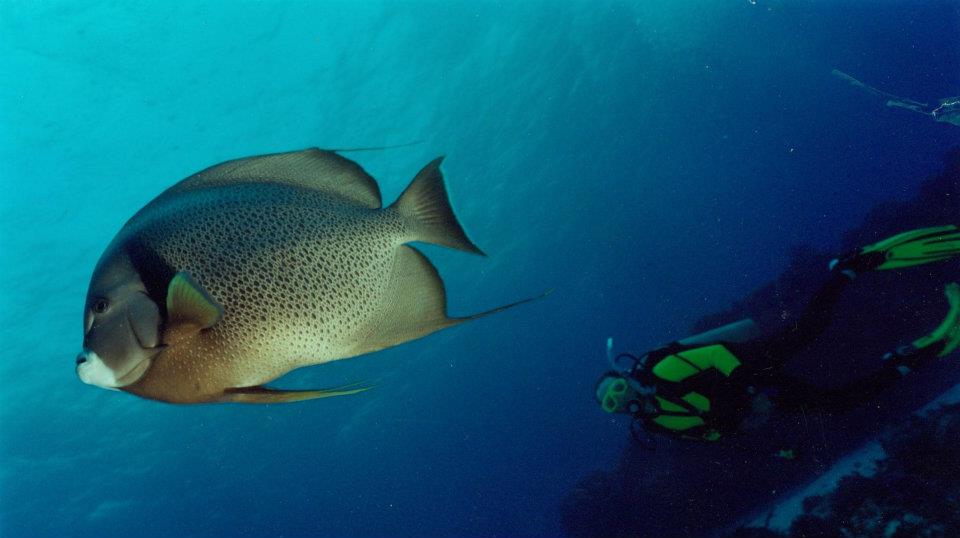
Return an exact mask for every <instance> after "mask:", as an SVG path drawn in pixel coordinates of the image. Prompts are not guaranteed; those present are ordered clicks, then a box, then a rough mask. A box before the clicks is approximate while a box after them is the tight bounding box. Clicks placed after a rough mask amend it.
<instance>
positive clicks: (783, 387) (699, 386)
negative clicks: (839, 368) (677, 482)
mask: <svg viewBox="0 0 960 538" xmlns="http://www.w3.org/2000/svg"><path fill="white" fill-rule="evenodd" d="M851 282H852V280H851V279H850V278H849V277H847V276H846V275H844V274H842V273H840V272H835V273H833V276H832V277H831V278H830V279H829V280H828V281H827V282H826V283H825V284H824V285H823V286H822V287H821V288H820V289H819V290H818V291H817V293H816V294H815V295H814V296H813V298H812V299H811V300H810V302H809V303H808V305H807V307H806V308H805V309H804V311H803V313H802V315H801V316H800V318H799V319H798V320H797V321H796V322H795V323H793V324H791V325H790V326H789V327H786V328H784V329H782V330H780V331H779V332H777V333H776V334H774V335H771V336H767V337H762V338H758V339H756V340H752V341H749V342H742V343H740V342H724V341H721V342H717V343H718V344H720V345H722V346H723V347H724V348H726V350H729V352H730V353H731V354H732V355H733V356H734V357H736V359H737V360H738V361H739V363H740V364H739V365H738V366H737V367H735V368H734V369H733V370H732V371H731V372H730V373H729V374H724V373H723V372H722V371H721V370H720V369H717V368H713V367H709V368H702V367H697V366H696V365H695V364H693V363H692V362H690V361H688V360H686V359H685V358H683V357H681V359H682V360H683V362H685V363H687V364H690V365H691V367H692V368H694V369H695V370H696V374H695V375H690V376H689V377H686V378H684V379H682V380H681V381H678V382H670V381H667V380H664V379H662V378H660V377H658V376H657V375H655V373H654V370H655V366H656V365H657V364H658V363H659V362H660V361H662V360H665V359H669V360H676V357H679V355H678V354H684V353H685V352H691V351H695V350H698V349H703V348H704V347H706V346H704V345H693V346H689V345H683V344H680V343H677V342H674V343H673V344H670V345H667V346H665V347H663V348H660V349H657V350H655V351H652V352H650V353H649V354H648V355H647V359H646V361H645V365H646V367H645V368H643V369H638V370H637V371H636V372H634V374H633V375H634V376H635V377H636V378H637V379H638V380H639V381H640V383H641V384H643V385H646V386H653V387H655V388H656V394H657V396H660V397H663V398H666V399H667V400H668V401H669V403H667V404H664V403H663V402H662V401H659V400H658V402H660V403H658V405H657V406H655V407H658V406H659V407H658V408H657V411H656V412H651V410H650V409H649V408H648V409H646V410H645V411H641V410H638V413H636V415H635V416H636V418H637V419H638V420H640V421H641V422H642V423H643V425H644V427H645V428H646V429H648V430H652V431H660V432H666V433H670V434H674V435H678V436H679V437H683V438H688V439H708V440H713V439H718V438H719V437H720V436H723V435H727V434H729V433H733V432H736V431H738V430H739V428H740V424H741V422H742V421H743V419H744V418H746V417H747V416H748V415H749V414H750V413H751V410H752V404H753V400H754V398H755V397H756V396H757V395H758V394H759V393H760V392H761V391H762V392H763V393H764V394H768V396H769V397H770V399H771V400H772V402H773V404H774V406H775V407H776V408H778V409H782V410H786V411H798V410H801V409H802V410H807V411H810V410H818V411H824V412H846V411H849V410H850V409H852V408H854V407H857V406H860V405H862V404H864V403H866V402H869V401H871V400H873V399H874V398H876V397H877V396H878V395H879V394H880V393H882V392H884V391H886V390H887V389H888V388H890V387H891V386H892V385H893V384H894V383H895V382H896V381H897V380H899V379H900V378H901V377H903V373H902V372H905V371H909V370H901V369H902V368H903V367H904V366H907V367H908V368H912V367H916V366H918V365H920V364H922V363H924V362H927V361H928V360H929V359H932V358H934V357H935V356H936V351H935V350H934V349H932V348H934V347H935V346H930V347H927V348H925V349H922V350H917V349H916V348H913V347H912V346H907V347H904V348H900V349H898V350H896V351H894V352H892V353H891V354H889V355H888V356H887V357H886V359H887V360H884V361H883V362H882V363H881V364H880V366H879V368H877V369H876V370H875V371H873V372H871V373H870V374H868V375H866V376H864V377H862V378H860V379H857V380H855V381H853V382H851V383H848V384H846V385H843V386H842V387H838V388H832V389H828V388H822V387H817V386H815V385H812V384H810V383H807V382H806V381H803V380H801V379H799V378H797V377H795V376H792V375H790V374H788V373H786V372H785V371H784V365H785V364H786V362H787V361H788V360H790V359H791V358H792V357H793V356H794V355H795V354H797V353H798V352H800V351H801V350H803V349H804V348H805V347H807V346H809V345H810V344H811V343H813V342H814V340H816V339H817V337H819V336H820V335H821V334H823V332H824V331H826V329H827V327H828V326H829V324H830V319H831V314H832V312H833V309H834V306H835V305H836V303H837V301H838V300H839V298H840V295H841V294H842V292H843V291H844V290H845V289H846V288H847V286H848V285H849V284H850V283H851ZM685 354H686V355H690V353H685ZM771 389H772V390H771ZM691 393H695V394H698V395H703V396H704V397H706V398H707V399H708V400H709V403H710V405H709V408H708V409H707V410H704V409H703V408H702V406H701V408H695V407H694V406H691V405H688V402H690V401H692V400H686V401H684V400H683V397H684V396H685V395H686V396H688V397H689V395H690V394H691ZM670 404H674V405H672V406H671V405H670ZM664 405H667V406H670V407H671V408H675V407H676V406H678V405H679V406H681V407H684V408H685V411H682V412H681V411H679V410H677V409H674V411H675V412H672V413H671V412H670V409H665V408H663V407H662V406H664ZM664 415H670V416H673V417H681V416H682V417H688V416H691V415H696V416H698V417H702V418H703V422H704V424H703V425H701V426H695V427H689V428H684V429H682V430H681V429H678V428H670V427H665V426H664V423H663V422H660V421H657V420H656V419H657V418H658V417H661V420H662V417H663V416H664Z"/></svg>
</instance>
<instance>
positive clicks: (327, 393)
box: [220, 384, 371, 404]
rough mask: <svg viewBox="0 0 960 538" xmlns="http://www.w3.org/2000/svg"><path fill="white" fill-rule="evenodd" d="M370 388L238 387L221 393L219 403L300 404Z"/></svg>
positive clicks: (358, 386)
mask: <svg viewBox="0 0 960 538" xmlns="http://www.w3.org/2000/svg"><path fill="white" fill-rule="evenodd" d="M370 388H371V387H369V386H365V385H358V384H354V385H347V386H344V387H338V388H334V389H320V390H281V389H271V388H268V387H264V386H257V387H240V388H234V389H227V390H225V391H223V397H222V398H221V399H220V401H221V402H233V403H249V404H269V403H290V402H302V401H304V400H315V399H318V398H331V397H333V396H348V395H350V394H356V393H358V392H363V391H365V390H367V389H370Z"/></svg>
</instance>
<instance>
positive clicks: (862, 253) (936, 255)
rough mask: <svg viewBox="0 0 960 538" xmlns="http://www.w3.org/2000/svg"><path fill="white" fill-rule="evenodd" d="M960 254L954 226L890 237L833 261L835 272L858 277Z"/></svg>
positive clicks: (831, 266) (959, 236) (832, 269)
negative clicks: (863, 274)
mask: <svg viewBox="0 0 960 538" xmlns="http://www.w3.org/2000/svg"><path fill="white" fill-rule="evenodd" d="M958 254H960V230H958V229H957V227H956V226H955V225H953V224H949V225H947V226H937V227H933V228H920V229H918V230H912V231H909V232H904V233H901V234H897V235H895V236H893V237H888V238H887V239H884V240H883V241H879V242H877V243H874V244H872V245H867V246H866V247H863V248H862V249H860V250H858V251H856V252H854V253H852V254H848V255H846V256H844V257H841V258H838V259H835V260H833V261H831V262H830V270H831V271H839V272H841V273H843V274H845V275H847V276H848V277H850V278H851V279H852V278H855V277H856V276H857V275H858V274H860V273H865V272H867V271H883V270H887V269H900V268H903V267H913V266H914V265H924V264H927V263H933V262H938V261H942V260H947V259H950V258H952V257H954V256H957V255H958Z"/></svg>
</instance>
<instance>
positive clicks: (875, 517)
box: [731, 404, 960, 538]
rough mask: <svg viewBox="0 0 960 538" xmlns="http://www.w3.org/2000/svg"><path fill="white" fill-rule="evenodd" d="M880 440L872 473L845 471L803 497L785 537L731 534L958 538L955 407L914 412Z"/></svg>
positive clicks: (959, 446) (959, 424) (959, 436)
mask: <svg viewBox="0 0 960 538" xmlns="http://www.w3.org/2000/svg"><path fill="white" fill-rule="evenodd" d="M882 443H883V447H884V449H885V450H886V452H887V454H888V456H887V457H886V458H884V459H883V460H881V461H880V462H879V463H878V467H877V471H876V472H875V473H874V474H873V475H872V476H869V477H867V476H862V475H859V474H853V475H850V476H846V477H844V478H843V479H842V480H841V481H840V484H839V485H838V487H837V489H836V490H835V491H834V492H832V493H829V494H827V495H822V496H814V497H808V498H807V499H806V500H804V503H803V508H804V514H803V515H801V516H799V517H798V518H796V520H794V522H793V524H792V525H791V527H790V532H789V534H778V533H775V532H773V531H770V530H767V529H758V528H743V529H739V530H737V531H736V532H734V533H733V534H732V535H731V536H732V537H738V538H746V537H760V536H771V537H787V536H789V537H790V538H828V537H830V538H832V537H835V536H836V537H839V536H857V537H878V538H906V537H912V536H925V537H926V536H929V537H934V536H944V537H947V536H960V404H954V405H950V406H945V407H942V408H940V409H938V410H936V411H934V412H931V413H929V414H928V415H926V416H923V417H914V418H913V419H911V420H909V421H907V422H906V423H905V424H903V425H901V426H900V427H898V428H897V429H896V430H894V431H893V432H892V433H890V434H888V435H886V436H884V438H883V440H882Z"/></svg>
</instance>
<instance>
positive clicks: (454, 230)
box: [390, 157, 485, 256]
mask: <svg viewBox="0 0 960 538" xmlns="http://www.w3.org/2000/svg"><path fill="white" fill-rule="evenodd" d="M442 161H443V157H438V158H436V159H434V160H433V161H432V162H431V163H430V164H428V165H426V166H424V167H423V170H420V172H418V173H417V176H416V177H415V178H413V181H412V182H410V185H408V186H407V189H406V190H405V191H403V194H401V195H400V198H397V201H396V202H394V203H393V205H391V206H390V209H394V210H396V211H399V212H400V214H401V215H403V217H404V219H405V220H406V221H407V223H408V224H407V225H408V226H409V227H410V231H411V233H412V235H413V236H414V240H415V241H423V242H425V243H434V244H437V245H443V246H445V247H450V248H455V249H457V250H463V251H466V252H472V253H473V254H480V255H481V256H484V255H485V254H484V253H483V251H482V250H480V248H479V247H477V245H475V244H473V241H470V239H469V238H468V237H467V234H466V232H464V231H463V227H462V226H460V222H459V221H457V217H456V216H455V215H454V214H453V208H452V207H450V199H449V198H448V197H447V189H446V188H445V187H444V185H443V174H442V173H440V163H441V162H442Z"/></svg>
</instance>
